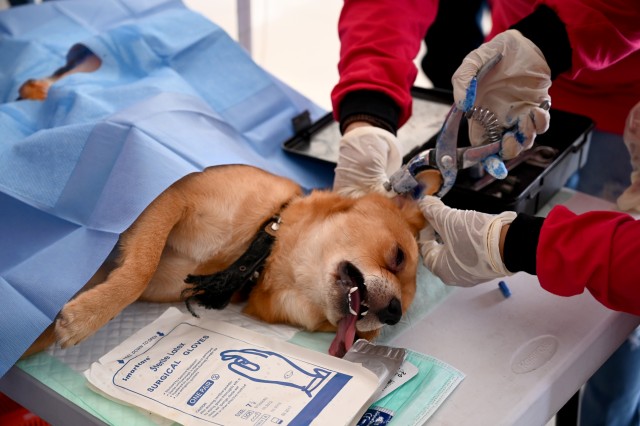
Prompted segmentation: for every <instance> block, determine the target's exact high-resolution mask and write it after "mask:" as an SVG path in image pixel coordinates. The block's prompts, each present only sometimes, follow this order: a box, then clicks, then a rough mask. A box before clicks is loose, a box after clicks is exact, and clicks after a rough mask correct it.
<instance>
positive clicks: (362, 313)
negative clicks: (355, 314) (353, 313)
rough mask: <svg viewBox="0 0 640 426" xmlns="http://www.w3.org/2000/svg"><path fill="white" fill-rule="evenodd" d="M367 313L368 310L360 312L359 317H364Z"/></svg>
mask: <svg viewBox="0 0 640 426" xmlns="http://www.w3.org/2000/svg"><path fill="white" fill-rule="evenodd" d="M368 313H369V310H368V309H365V310H364V311H360V315H362V316H365V315H367V314H368Z"/></svg>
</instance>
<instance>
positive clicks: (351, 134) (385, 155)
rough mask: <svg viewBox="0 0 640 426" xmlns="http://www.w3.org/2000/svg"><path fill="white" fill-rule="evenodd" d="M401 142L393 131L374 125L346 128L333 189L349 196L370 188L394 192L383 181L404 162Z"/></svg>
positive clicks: (370, 190)
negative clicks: (385, 186)
mask: <svg viewBox="0 0 640 426" xmlns="http://www.w3.org/2000/svg"><path fill="white" fill-rule="evenodd" d="M399 144H400V142H398V139H397V138H396V137H395V136H394V135H393V134H391V133H390V132H388V131H386V130H384V129H381V128H378V127H375V126H369V125H366V126H362V127H357V128H355V129H352V130H349V131H348V132H346V133H345V134H344V136H343V137H342V140H341V141H340V154H339V157H338V165H337V166H336V176H335V179H334V181H333V189H334V190H335V191H337V192H338V193H340V194H342V195H346V196H350V197H357V196H360V195H364V194H366V193H370V192H379V193H382V194H388V195H389V196H392V195H393V193H391V192H389V191H387V190H386V189H385V188H384V183H385V182H386V181H388V180H389V176H390V175H391V174H393V173H394V172H395V171H397V170H398V169H399V168H400V166H401V165H402V156H401V155H400V147H399Z"/></svg>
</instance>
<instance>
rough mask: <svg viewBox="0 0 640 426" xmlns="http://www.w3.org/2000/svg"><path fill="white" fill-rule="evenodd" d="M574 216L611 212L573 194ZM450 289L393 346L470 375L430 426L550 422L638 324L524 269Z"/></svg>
mask: <svg viewBox="0 0 640 426" xmlns="http://www.w3.org/2000/svg"><path fill="white" fill-rule="evenodd" d="M567 204H568V205H569V206H570V208H571V209H572V210H573V211H575V212H583V211H587V210H607V209H611V208H613V206H612V205H611V204H608V203H606V202H604V201H602V200H599V199H596V198H593V197H589V196H587V195H584V194H576V195H575V196H574V197H573V198H572V199H570V200H569V202H568V203H567ZM503 280H504V281H505V282H506V283H507V284H508V286H509V288H510V289H511V294H512V295H511V297H509V298H507V299H506V298H505V297H504V296H503V295H502V293H501V292H500V291H499V289H498V284H497V283H498V282H499V280H496V281H494V282H489V283H485V284H482V285H478V286H476V287H473V288H460V289H456V291H454V292H452V293H451V294H450V295H449V296H448V297H447V298H446V299H445V300H444V301H443V302H442V303H441V304H440V305H438V306H437V307H435V308H434V310H433V311H431V312H430V313H429V315H427V316H426V317H424V318H423V319H422V321H420V322H419V323H417V324H415V326H414V327H413V328H412V329H411V330H409V331H407V332H405V333H404V334H402V335H400V336H399V337H397V338H395V339H393V341H392V344H394V345H395V346H400V347H406V348H410V349H414V350H416V351H419V352H422V353H426V354H429V355H432V356H435V357H436V358H439V359H441V360H443V361H445V362H446V363H448V364H451V365H453V366H454V367H456V368H458V369H459V370H461V371H462V372H464V373H465V374H466V378H465V379H464V380H463V382H462V383H461V384H460V385H459V386H458V388H456V390H455V391H454V392H453V394H452V395H451V396H450V397H449V398H448V399H447V400H446V401H445V402H444V404H443V405H442V406H441V407H440V408H439V409H438V411H437V412H436V413H435V414H434V416H433V417H432V418H431V419H430V420H429V422H428V424H429V425H430V426H431V425H455V426H464V425H473V426H477V425H518V426H524V425H544V424H546V422H547V421H548V420H549V419H550V418H551V417H553V415H554V414H555V413H556V412H557V411H558V410H559V409H560V408H562V406H563V405H564V404H565V403H566V402H567V401H568V400H569V399H570V398H571V397H572V396H573V395H574V394H575V392H576V391H578V390H579V389H580V387H581V386H582V385H583V384H584V383H585V382H586V380H587V379H588V378H589V377H590V376H591V375H592V374H593V373H594V372H595V371H596V370H597V369H598V367H600V365H602V363H603V362H604V361H606V359H607V358H608V357H609V356H610V355H611V354H612V353H613V352H614V351H615V349H616V348H617V347H618V346H619V345H620V344H621V343H622V342H623V341H624V340H625V338H626V337H627V336H628V335H629V333H630V332H631V331H633V329H634V328H635V327H636V326H637V325H638V324H640V317H637V316H632V315H627V314H622V313H618V312H614V311H611V310H609V309H607V308H605V307H603V306H602V305H600V304H599V303H598V302H597V301H596V300H595V299H594V298H593V297H592V296H591V294H589V293H583V294H581V295H579V296H575V297H570V298H565V297H559V296H555V295H553V294H550V293H548V292H546V291H545V290H543V289H542V288H541V287H540V285H539V282H538V279H537V278H536V277H535V276H532V275H528V274H525V273H519V274H516V275H514V276H512V277H508V278H504V279H503Z"/></svg>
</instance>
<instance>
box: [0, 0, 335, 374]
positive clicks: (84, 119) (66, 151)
mask: <svg viewBox="0 0 640 426" xmlns="http://www.w3.org/2000/svg"><path fill="white" fill-rule="evenodd" d="M85 49H88V50H90V51H91V52H93V53H94V54H95V55H97V56H98V57H99V58H100V60H101V61H102V63H101V65H100V67H99V68H98V69H97V70H95V71H94V72H83V73H77V74H73V75H70V76H67V77H64V78H62V79H61V80H59V81H58V82H56V83H55V84H53V85H52V86H51V88H50V90H49V93H48V98H47V99H46V100H44V101H33V100H20V101H18V100H17V98H18V89H19V87H20V86H21V85H22V84H23V83H24V82H25V81H26V80H28V79H32V78H44V77H46V76H48V75H51V74H52V73H53V72H54V71H55V70H56V69H58V68H60V67H61V66H64V65H65V63H66V62H67V60H72V59H73V57H74V55H76V54H78V53H79V52H82V51H83V50H85ZM304 111H309V112H310V114H311V116H312V117H315V118H317V117H320V116H321V115H323V114H324V111H322V110H321V108H319V107H318V106H316V105H315V104H313V103H312V102H310V101H309V100H308V99H306V98H304V97H303V96H301V95H300V94H298V93H297V92H295V91H294V90H292V89H291V88H289V87H287V86H286V85H285V84H283V83H282V82H280V81H278V80H277V79H275V78H274V77H273V76H271V75H269V74H268V73H267V72H265V71H264V70H263V69H261V68H260V67H258V66H257V65H256V64H255V63H254V62H253V61H252V60H251V58H250V57H249V55H248V54H247V53H246V52H245V51H244V49H242V47H240V46H239V45H238V44H237V43H236V42H235V41H234V40H233V39H231V38H230V37H229V36H228V35H227V34H226V33H225V32H224V31H223V30H222V29H221V28H219V27H218V26H217V25H215V24H214V23H212V22H210V21H208V20H207V19H205V18H204V17H203V16H201V15H199V14H197V13H194V12H192V11H190V10H188V9H187V8H185V6H184V5H183V4H182V3H181V2H179V1H176V0H136V1H135V2H131V1H126V0H68V1H63V2H62V1H61V2H43V3H41V4H37V5H25V6H20V7H14V8H9V9H7V10H4V11H2V12H0V135H2V137H1V138H0V206H1V207H0V234H1V235H2V238H1V239H0V300H2V309H0V347H1V348H2V352H1V353H0V377H1V376H2V375H4V373H5V372H6V371H7V370H8V369H9V368H10V367H11V366H12V365H13V364H14V363H15V362H16V361H17V360H18V358H19V356H20V355H21V354H22V353H23V352H24V351H25V350H26V349H27V348H28V347H29V345H31V343H32V342H33V341H34V340H35V339H36V338H37V337H38V335H39V334H40V333H41V332H42V331H43V330H44V329H45V328H46V327H47V326H48V325H49V324H51V323H52V322H53V321H54V320H55V318H56V315H57V314H58V312H59V311H60V309H61V308H62V306H63V305H64V304H65V303H66V302H67V301H68V300H69V299H70V298H71V297H72V296H73V295H74V294H75V293H76V292H77V291H78V290H79V289H80V288H82V287H83V286H84V284H85V283H86V282H87V281H88V280H89V278H90V277H91V276H92V275H93V273H94V272H95V271H96V270H97V269H98V267H99V266H100V264H101V263H102V262H103V261H104V260H105V259H106V258H107V256H108V255H109V253H110V252H111V251H112V249H113V247H114V246H115V244H116V242H117V240H118V236H119V234H120V233H122V232H123V231H124V230H125V229H127V228H128V227H129V225H131V223H132V222H133V221H134V220H135V219H136V218H137V217H138V215H139V214H140V213H141V212H142V211H143V210H144V208H145V207H146V206H147V205H148V204H149V203H150V202H151V201H152V200H153V199H154V198H155V197H157V196H158V195H159V194H160V193H161V192H162V191H163V190H165V189H166V188H167V187H169V186H170V185H171V184H172V183H173V182H175V181H176V180H178V179H180V178H181V177H183V176H185V175H187V174H189V173H192V172H196V171H200V170H202V169H204V168H205V167H208V166H215V165H220V164H231V163H236V164H251V165H254V166H258V167H261V168H263V169H265V170H268V171H270V172H272V173H276V174H279V175H283V176H286V177H289V178H292V179H293V180H295V181H297V182H299V183H300V184H301V185H302V186H303V187H305V188H307V189H311V188H316V187H322V188H328V187H330V186H331V182H332V179H333V172H332V170H331V168H330V167H325V166H324V165H321V164H319V163H314V162H312V161H310V160H306V159H301V158H292V157H291V156H290V155H288V154H286V153H285V152H283V150H282V149H281V144H282V141H283V140H286V139H287V138H289V137H291V136H292V134H293V127H292V124H291V120H292V119H293V118H294V117H296V116H298V115H299V114H301V113H302V112H304Z"/></svg>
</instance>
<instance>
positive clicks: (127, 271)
mask: <svg viewBox="0 0 640 426" xmlns="http://www.w3.org/2000/svg"><path fill="white" fill-rule="evenodd" d="M186 211H187V206H186V203H185V201H184V199H183V197H182V196H181V194H180V192H179V191H177V190H175V189H174V188H169V189H167V190H166V191H165V192H163V193H162V194H161V195H160V196H159V197H158V198H157V199H156V200H155V201H154V202H153V203H151V204H150V205H149V206H148V207H147V208H146V209H145V211H144V212H143V213H142V214H141V215H140V217H139V218H138V219H137V220H136V221H135V222H134V223H133V225H131V227H130V228H129V229H127V230H126V231H125V232H124V233H123V234H122V236H121V237H120V258H119V262H118V266H117V267H116V268H115V269H114V270H113V271H111V273H110V274H109V276H108V277H107V279H106V280H105V281H104V282H103V283H101V284H98V285H97V286H95V287H93V288H91V289H90V290H87V291H85V292H81V293H79V294H78V295H77V297H75V298H74V299H73V300H71V301H70V302H68V303H67V304H66V305H65V306H64V307H63V308H62V311H61V312H60V315H59V316H58V319H57V320H56V325H55V332H56V336H57V339H58V341H59V343H60V345H61V346H62V347H63V348H64V347H68V346H72V345H75V344H77V343H78V342H80V341H81V340H83V339H85V338H86V337H88V336H90V335H92V334H93V333H94V332H96V331H97V330H98V329H99V328H101V327H102V326H103V325H105V324H106V323H107V322H109V321H110V320H111V319H112V318H113V317H115V316H116V315H118V313H120V311H122V310H123V309H124V308H125V307H127V306H128V305H130V304H131V303H133V302H134V301H135V300H137V299H138V297H140V295H141V294H142V293H143V292H144V290H145V288H146V287H147V284H148V283H149V281H150V280H151V278H152V276H153V274H154V273H155V271H156V268H157V266H158V263H159V262H160V257H161V256H162V251H163V249H164V246H165V244H166V241H167V238H168V236H169V234H170V232H171V230H172V229H173V227H174V226H175V225H176V223H178V222H179V221H180V219H181V218H182V217H183V215H184V214H185V212H186Z"/></svg>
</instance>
